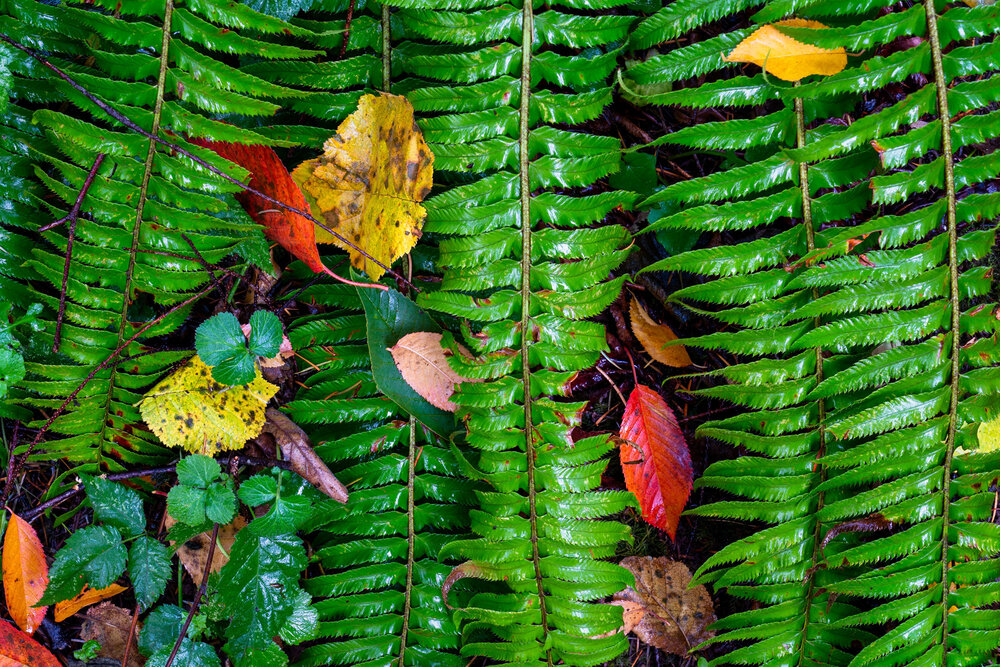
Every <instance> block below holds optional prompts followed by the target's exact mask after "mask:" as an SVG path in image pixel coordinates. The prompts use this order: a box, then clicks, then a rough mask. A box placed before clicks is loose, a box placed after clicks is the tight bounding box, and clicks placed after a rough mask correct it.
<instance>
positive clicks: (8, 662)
mask: <svg viewBox="0 0 1000 667" xmlns="http://www.w3.org/2000/svg"><path fill="white" fill-rule="evenodd" d="M0 667H62V665H60V664H59V661H58V660H56V657H55V656H54V655H52V654H51V653H49V651H48V650H47V649H46V648H45V647H43V646H42V645H41V644H39V643H38V642H36V641H35V640H34V639H32V638H31V637H29V636H28V635H26V634H24V633H23V632H21V631H20V630H18V629H17V628H15V627H14V626H13V625H11V624H10V623H7V622H6V621H0Z"/></svg>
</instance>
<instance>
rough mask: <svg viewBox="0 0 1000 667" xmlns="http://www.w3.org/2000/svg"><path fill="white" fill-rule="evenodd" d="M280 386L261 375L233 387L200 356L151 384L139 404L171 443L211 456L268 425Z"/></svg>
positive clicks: (158, 432) (150, 423) (234, 446)
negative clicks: (215, 374) (216, 375)
mask: <svg viewBox="0 0 1000 667" xmlns="http://www.w3.org/2000/svg"><path fill="white" fill-rule="evenodd" d="M277 391H278V387H276V386H275V385H273V384H271V383H270V382H268V381H266V380H265V379H264V378H262V377H261V375H260V371H259V370H258V371H256V377H255V378H254V380H253V381H252V382H250V383H249V384H245V385H238V386H234V387H229V386H226V385H223V384H220V383H219V382H216V381H215V380H214V379H213V378H212V373H211V370H210V369H209V367H208V366H206V365H205V363H204V362H202V360H201V359H200V358H199V357H198V356H197V355H195V356H193V357H191V359H189V360H188V361H187V363H185V364H184V365H183V366H181V367H180V368H179V369H177V370H176V371H174V373H173V374H172V375H170V376H168V377H167V378H165V379H164V380H161V381H160V383H159V384H157V385H156V386H155V387H153V388H152V389H150V390H149V391H148V392H147V393H146V395H145V396H144V397H143V399H142V401H140V403H139V411H140V412H141V413H142V418H143V419H144V420H145V421H146V424H147V425H148V426H149V428H150V429H151V430H152V431H153V433H155V434H156V436H157V437H158V438H159V439H160V440H162V441H163V442H164V443H165V444H166V445H168V446H170V447H183V448H184V449H186V450H188V451H189V452H193V453H197V454H205V455H208V456H211V455H213V454H215V452H217V451H219V450H229V449H240V448H242V447H243V446H244V445H245V444H246V442H247V440H250V439H252V438H255V437H257V436H258V435H259V434H260V432H261V429H262V428H263V427H264V409H265V406H266V405H267V402H268V401H270V400H271V398H272V397H273V396H274V394H275V392H277Z"/></svg>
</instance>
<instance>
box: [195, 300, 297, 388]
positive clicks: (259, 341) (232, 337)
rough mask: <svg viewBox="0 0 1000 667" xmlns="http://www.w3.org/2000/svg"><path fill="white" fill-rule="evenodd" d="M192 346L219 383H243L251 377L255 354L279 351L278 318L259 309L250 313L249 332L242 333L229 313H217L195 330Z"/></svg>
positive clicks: (266, 355)
mask: <svg viewBox="0 0 1000 667" xmlns="http://www.w3.org/2000/svg"><path fill="white" fill-rule="evenodd" d="M194 345H195V349H196V350H197V351H198V356H199V357H201V359H202V361H204V362H205V363H206V364H207V365H209V366H211V367H212V377H213V378H215V380H216V381H218V382H221V383H222V384H228V385H238V384H246V383H248V382H250V381H252V380H253V379H254V375H255V373H256V370H257V358H258V357H264V358H265V359H267V358H270V357H273V356H275V355H277V354H278V350H279V349H280V348H281V320H279V319H278V317H277V316H276V315H275V314H274V313H269V312H267V311H266V310H258V311H257V312H255V313H254V314H253V315H251V316H250V333H249V335H244V333H243V328H242V327H241V326H240V321H239V320H238V319H236V316H235V315H233V314H232V313H219V314H218V315H215V316H213V317H210V318H209V319H207V320H205V321H204V322H202V324H201V326H199V327H198V330H197V331H196V332H195V338H194Z"/></svg>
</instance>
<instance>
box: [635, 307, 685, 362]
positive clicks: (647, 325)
mask: <svg viewBox="0 0 1000 667" xmlns="http://www.w3.org/2000/svg"><path fill="white" fill-rule="evenodd" d="M628 313H629V319H631V320H632V333H634V334H635V337H636V338H637V339H639V342H640V343H642V348H643V349H644V350H646V353H647V354H649V356H651V357H653V359H656V360H657V361H659V362H660V363H661V364H664V365H666V366H673V367H674V368H683V367H684V366H690V365H691V363H692V361H691V357H690V356H688V353H687V349H685V348H684V346H683V345H671V346H669V347H664V346H665V345H666V344H667V343H669V342H670V341H672V340H677V334H675V333H674V332H673V330H672V329H671V328H670V327H668V326H667V325H666V324H657V323H656V322H655V321H653V318H652V317H650V316H649V314H648V313H647V312H646V311H645V310H644V309H643V307H642V306H641V305H639V302H638V301H637V300H636V299H635V297H632V303H631V304H630V305H629V309H628Z"/></svg>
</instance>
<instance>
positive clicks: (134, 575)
mask: <svg viewBox="0 0 1000 667" xmlns="http://www.w3.org/2000/svg"><path fill="white" fill-rule="evenodd" d="M170 575H171V567H170V552H169V551H168V550H167V548H166V547H165V546H163V545H162V544H160V542H158V541H157V540H154V539H153V538H151V537H147V536H145V535H142V536H140V537H139V538H138V539H137V540H136V541H135V542H133V543H132V544H131V545H130V546H129V549H128V576H129V579H131V580H132V588H133V589H134V590H135V597H136V601H137V602H138V603H139V605H140V607H142V608H143V609H148V608H149V607H150V606H151V605H152V604H153V603H155V602H156V601H157V600H158V599H159V597H160V596H161V595H163V592H164V591H165V590H166V589H167V580H168V579H169V578H170Z"/></svg>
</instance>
